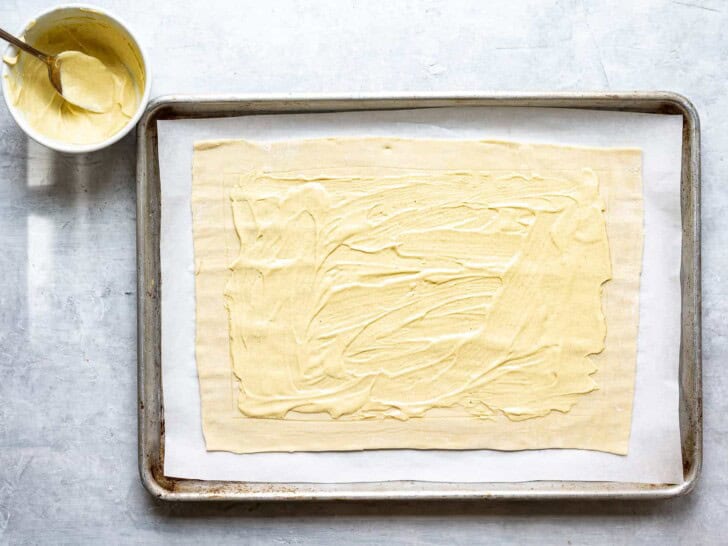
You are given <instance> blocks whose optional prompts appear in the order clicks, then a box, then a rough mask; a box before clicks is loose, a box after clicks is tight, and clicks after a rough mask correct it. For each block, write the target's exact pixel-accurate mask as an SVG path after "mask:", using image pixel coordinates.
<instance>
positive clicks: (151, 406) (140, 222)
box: [137, 92, 702, 501]
mask: <svg viewBox="0 0 728 546" xmlns="http://www.w3.org/2000/svg"><path fill="white" fill-rule="evenodd" d="M444 106H511V107H516V106H520V107H524V106H527V107H544V108H579V109H598V110H621V111H630V112H646V113H660V114H679V115H682V116H683V121H684V123H683V146H682V183H681V188H680V192H681V205H682V263H681V274H680V278H681V285H682V329H681V336H682V339H681V344H680V375H679V377H680V431H681V439H682V457H683V471H684V481H683V483H681V484H677V485H673V484H661V483H655V484H639V483H617V482H577V481H573V482H569V481H537V482H521V483H434V482H418V481H396V482H373V483H337V484H329V483H257V482H256V483H246V482H228V481H202V480H189V479H178V478H169V477H166V476H164V473H163V468H164V399H163V393H162V377H161V343H160V341H161V327H160V298H159V294H160V292H159V291H160V268H159V221H160V192H159V163H158V155H157V125H156V122H157V120H161V119H185V118H211V117H226V116H241V115H257V114H284V113H285V114H290V113H306V112H341V111H355V110H390V109H411V108H433V107H444ZM137 273H138V286H137V288H138V295H137V297H138V301H137V305H138V390H139V393H138V395H139V400H138V404H139V472H140V474H141V479H142V482H143V484H144V486H145V487H146V488H147V489H148V490H149V492H150V493H151V494H152V495H154V496H155V497H158V498H160V499H164V500H175V501H201V500H227V501H229V500H247V501H263V500H278V501H280V500H291V501H292V500H355V499H368V500H396V499H409V500H415V499H423V500H424V499H473V500H476V499H482V500H485V499H491V500H507V499H510V500H536V499H544V500H545V499H662V498H668V497H675V496H678V495H684V494H686V493H688V492H690V491H691V490H692V489H693V487H694V486H695V483H696V480H697V478H698V475H699V473H700V467H701V462H702V387H701V346H700V344H701V339H700V313H701V294H700V128H699V120H698V114H697V112H696V111H695V108H694V107H693V105H692V104H691V103H690V102H689V101H688V100H687V99H686V98H684V97H682V96H680V95H677V94H674V93H664V92H625V93H607V92H603V93H528V94H523V93H482V94H481V93H472V94H447V95H433V94H416V95H415V94H407V95H398V96H382V95H355V96H328V95H316V96H300V97H291V96H267V97H262V98H261V97H255V96H177V95H175V96H168V97H161V98H158V99H156V100H154V101H152V102H151V103H150V105H149V107H148V108H147V111H146V113H145V114H144V116H143V117H142V119H141V121H140V123H139V127H138V132H137Z"/></svg>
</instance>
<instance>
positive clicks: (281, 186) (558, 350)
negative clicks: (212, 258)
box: [225, 171, 611, 420]
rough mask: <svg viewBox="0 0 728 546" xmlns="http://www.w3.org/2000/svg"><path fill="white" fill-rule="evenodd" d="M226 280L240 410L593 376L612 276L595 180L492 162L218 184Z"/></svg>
mask: <svg viewBox="0 0 728 546" xmlns="http://www.w3.org/2000/svg"><path fill="white" fill-rule="evenodd" d="M230 195H231V197H230V203H229V206H231V207H232V211H233V219H234V224H235V229H236V232H237V234H238V237H239V240H240V249H239V254H238V256H237V259H235V261H234V262H233V263H230V264H229V269H230V275H229V280H228V282H227V285H226V289H225V300H226V308H227V310H228V315H229V316H228V318H229V328H230V343H231V355H232V360H233V366H234V373H235V375H236V376H237V377H238V378H239V380H240V383H241V387H240V389H241V390H240V396H239V400H238V404H239V409H240V411H241V412H242V413H243V414H245V415H247V416H250V417H266V418H284V417H285V416H286V414H287V413H288V412H290V411H296V412H301V413H327V414H329V415H330V416H331V417H333V418H344V419H369V418H383V417H392V418H397V419H408V418H411V417H417V416H422V415H424V414H425V413H426V412H427V411H429V410H431V409H433V408H447V407H455V406H459V407H461V408H464V409H465V410H466V411H467V412H469V413H470V414H472V415H474V416H477V417H481V418H491V417H493V416H495V415H496V413H499V412H500V413H503V414H505V415H506V416H507V417H509V418H510V419H513V420H521V419H528V418H532V417H538V416H544V415H547V414H548V413H549V412H551V411H562V412H566V411H569V410H570V409H571V407H572V406H573V405H574V404H575V403H576V402H577V401H578V399H579V398H580V397H581V396H582V395H583V394H585V393H588V392H591V391H593V390H595V389H596V388H597V386H596V383H595V382H594V380H593V379H592V377H591V374H593V373H594V372H595V371H596V368H595V366H594V365H593V364H592V362H591V361H590V359H589V355H590V354H595V353H599V352H601V351H602V350H603V349H604V339H605V335H606V325H605V318H604V315H603V313H602V307H601V293H602V284H603V283H604V282H606V281H608V280H609V279H610V277H611V265H610V256H609V246H608V240H607V233H606V224H605V218H604V213H603V209H604V205H603V203H602V200H601V198H600V196H599V188H598V181H597V178H596V176H595V175H594V174H593V173H591V172H590V171H585V172H584V175H583V177H582V178H581V182H579V183H575V182H573V181H569V180H566V179H563V180H562V179H558V178H541V177H538V176H537V175H532V176H525V175H520V174H518V173H508V172H497V173H490V172H488V173H480V172H470V171H469V172H426V173H417V174H412V175H402V176H399V175H398V176H381V177H372V178H367V177H345V176H343V177H340V178H334V177H315V178H311V179H305V178H303V177H302V176H294V177H290V178H287V177H285V176H272V175H266V174H262V173H251V174H249V175H248V176H247V177H246V178H244V179H243V180H242V181H241V183H240V184H239V185H238V186H237V187H236V188H234V189H233V190H232V192H231V194H230Z"/></svg>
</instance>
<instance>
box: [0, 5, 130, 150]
mask: <svg viewBox="0 0 728 546" xmlns="http://www.w3.org/2000/svg"><path fill="white" fill-rule="evenodd" d="M27 39H28V42H29V43H31V44H32V45H34V46H35V47H36V48H38V49H40V50H41V51H44V52H46V53H49V54H51V55H57V54H60V59H61V84H62V88H63V94H64V96H61V95H60V94H58V92H57V91H56V90H55V89H54V87H53V85H52V84H51V82H50V80H49V78H48V70H47V67H46V65H45V64H44V63H42V62H41V61H39V60H38V59H35V58H33V57H32V56H30V55H27V54H24V53H21V54H20V55H19V57H18V58H17V59H13V58H5V59H4V61H5V62H6V64H7V65H8V66H9V69H8V71H7V74H6V77H7V78H8V89H9V92H10V97H9V98H10V99H11V100H12V103H13V104H14V105H15V106H16V107H17V108H18V110H20V111H21V112H22V114H23V116H24V117H25V119H26V121H27V122H28V124H29V125H30V126H31V127H32V128H33V129H35V130H36V131H38V132H39V133H41V134H43V135H44V136H46V137H48V138H52V139H55V140H59V141H62V142H66V143H70V144H95V143H98V142H101V141H103V140H106V139H107V138H109V137H111V136H113V135H114V134H116V133H117V132H118V131H120V130H121V129H122V128H123V127H124V126H125V125H126V124H127V123H128V121H129V120H130V119H131V118H132V117H133V116H134V114H135V112H136V111H137V108H138V107H139V103H140V93H139V89H141V88H143V85H144V74H143V69H142V66H141V62H140V61H139V59H138V56H135V55H132V56H131V57H130V51H132V49H133V48H132V47H131V44H130V43H129V41H128V40H127V39H126V37H124V36H123V35H122V34H121V33H120V32H119V31H118V30H117V29H115V28H113V27H111V26H110V25H108V24H106V23H104V22H102V21H99V20H98V19H93V18H84V19H80V20H69V21H68V22H64V23H61V24H59V25H57V26H55V27H53V28H51V29H48V30H46V31H44V32H42V33H39V34H37V35H33V36H30V35H28V36H27ZM129 60H131V61H133V62H128V61H129ZM125 61H127V62H125ZM64 97H65V98H64Z"/></svg>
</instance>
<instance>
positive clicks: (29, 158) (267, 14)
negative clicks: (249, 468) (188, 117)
mask: <svg viewBox="0 0 728 546" xmlns="http://www.w3.org/2000/svg"><path fill="white" fill-rule="evenodd" d="M96 3H97V4H98V5H100V6H102V7H106V8H108V9H110V10H111V11H113V12H114V13H117V14H119V15H120V16H121V17H122V18H124V19H125V20H126V21H127V22H128V23H129V24H130V25H131V27H132V28H133V29H134V30H135V31H136V32H137V34H138V35H139V37H140V39H141V40H142V42H143V43H144V44H145V46H146V47H147V49H148V51H149V53H150V55H151V61H152V67H153V72H154V76H153V77H154V83H153V89H152V94H153V95H160V94H165V93H209V92H215V93H225V92H230V93H233V92H238V93H260V94H263V93H272V92H275V93H287V92H290V93H308V92H342V93H344V92H350V91H357V92H358V91H478V90H520V91H528V90H531V91H535V90H563V91H566V90H599V89H615V90H630V89H661V90H671V91H677V92H680V93H683V94H685V95H686V96H688V97H689V98H690V99H691V100H692V101H693V102H694V103H695V105H696V107H697V109H698V111H699V113H700V115H701V121H702V135H703V157H702V159H703V176H702V188H703V215H702V221H703V248H702V250H703V320H704V324H703V332H704V335H703V348H704V352H703V355H704V358H703V362H704V375H703V377H704V408H705V410H704V411H705V422H704V425H705V440H704V446H705V449H704V454H705V457H704V469H703V475H702V478H701V479H700V481H699V483H698V486H697V489H696V490H695V491H694V492H693V493H692V494H691V495H690V496H688V497H685V498H679V499H675V500H672V501H667V502H657V503H629V502H620V503H583V502H581V503H566V504H564V503H541V504H533V503H531V504H513V503H511V504H500V505H487V504H463V503H424V504H422V503H419V504H415V503H401V504H395V505H384V504H374V503H371V504H370V503H366V504H346V503H332V504H326V503H317V504H312V505H295V504H285V505H261V504H252V505H251V504H247V505H234V504H224V505H199V504H198V505H182V504H179V505H171V504H163V503H158V502H155V501H153V500H152V499H151V498H150V497H149V496H148V495H147V494H146V492H145V491H144V489H143V488H142V486H141V484H140V481H139V477H138V475H137V467H136V453H137V441H136V431H137V427H136V404H135V401H136V305H135V301H136V292H135V291H136V263H135V260H136V258H135V214H136V211H135V186H134V185H135V178H134V166H135V148H134V140H133V137H127V138H126V139H124V140H123V141H122V142H120V143H119V144H117V145H115V146H113V147H112V148H110V149H108V150H105V151H103V152H99V153H96V154H92V155H88V156H78V157H74V156H62V155H59V154H56V153H53V152H50V151H48V150H47V149H45V148H43V147H41V146H39V145H37V144H35V143H34V142H32V141H29V140H28V139H27V138H26V136H25V135H24V134H23V133H22V131H21V130H20V129H19V128H18V127H17V126H16V125H15V124H14V123H13V121H12V119H11V117H10V115H9V114H8V112H7V109H6V108H5V107H4V105H3V106H2V107H0V143H1V144H0V243H1V245H2V246H1V247H0V279H2V281H1V282H2V285H1V287H2V290H0V544H4V543H9V544H23V543H30V544H35V543H55V544H58V543H63V544H65V543H68V544H80V543H98V542H107V543H110V544H116V543H143V544H156V543H164V542H168V541H172V540H173V541H174V543H175V544H187V543H189V544H198V543H200V541H201V540H203V539H210V540H211V541H212V540H214V542H215V543H218V544H222V543H243V544H250V543H252V544H255V543H282V544H288V543H292V544H298V543H316V544H320V543H332V544H337V543H340V542H343V541H346V542H348V543H350V544H376V543H387V542H394V543H398V542H404V543H418V544H419V543H424V544H429V543H440V542H449V543H454V544H461V543H462V544H466V543H467V544H470V543H473V542H475V543H477V542H484V541H488V542H493V541H494V542H496V543H498V542H501V543H502V542H506V541H508V539H510V540H511V541H513V542H518V543H526V544H530V543H534V544H541V543H544V542H554V543H558V544H567V543H569V542H571V543H585V542H589V543H601V542H605V543H628V542H634V541H640V542H647V543H652V542H660V543H664V542H689V543H703V544H713V543H715V544H717V543H719V542H720V541H721V539H720V537H721V536H722V535H725V534H728V521H727V520H726V517H725V514H726V511H727V510H728V495H727V494H726V482H727V481H728V456H727V454H728V440H727V439H726V433H728V425H727V424H726V422H728V421H726V420H725V419H724V416H725V415H726V414H728V397H726V396H725V393H726V389H727V388H728V382H727V379H726V374H725V373H724V372H723V370H722V369H721V368H722V357H723V355H724V353H725V349H726V326H725V322H726V319H727V318H728V299H726V295H727V294H726V288H724V287H723V282H724V277H725V274H724V270H725V269H726V267H728V254H727V252H726V233H727V231H726V227H728V214H727V213H726V208H727V207H728V197H726V194H724V193H723V190H722V189H721V188H722V187H723V186H724V184H725V181H726V180H727V179H728V164H726V163H725V162H724V157H725V149H726V146H727V145H728V132H726V130H725V128H724V126H723V122H725V121H728V99H726V75H727V74H728V33H726V32H725V28H728V5H727V4H726V3H724V2H723V1H721V0H690V1H684V2H683V1H673V2H667V1H664V2H663V1H635V2H629V3H628V2H624V3H621V6H620V5H619V3H615V2H611V1H607V0H604V1H588V0H587V1H584V2H579V1H576V0H573V1H572V0H564V1H553V2H550V1H549V2H547V1H541V0H530V1H520V2H519V1H509V0H502V1H497V2H491V3H488V4H487V6H486V3H481V2H476V1H473V2H446V1H442V2H414V1H412V2H410V1H398V2H392V1H387V0H382V1H376V2H363V1H362V2H357V1H355V0H350V1H345V2H344V1H338V2H337V1H326V2H324V1H319V2H313V1H311V2H303V1H292V0H290V1H283V0H280V1H277V2H268V1H257V2H255V1H245V2H240V1H235V0H206V1H192V0H176V1H174V2H172V1H169V0H165V1H162V0H159V1H155V2H149V1H148V0H97V1H96ZM52 5H53V2H47V1H43V0H25V1H23V2H20V1H16V0H3V2H2V4H0V26H2V27H4V28H8V29H18V28H19V27H20V26H21V25H22V24H23V23H24V22H25V21H26V20H27V19H29V18H31V17H32V16H33V15H34V14H36V13H38V12H39V11H41V10H42V9H43V8H45V7H49V6H52ZM218 48H219V51H218Z"/></svg>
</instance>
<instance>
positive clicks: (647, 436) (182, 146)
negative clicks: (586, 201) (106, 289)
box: [158, 107, 682, 483]
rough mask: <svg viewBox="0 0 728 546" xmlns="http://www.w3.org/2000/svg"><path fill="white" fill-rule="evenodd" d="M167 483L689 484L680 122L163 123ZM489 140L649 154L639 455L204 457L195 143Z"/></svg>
mask: <svg viewBox="0 0 728 546" xmlns="http://www.w3.org/2000/svg"><path fill="white" fill-rule="evenodd" d="M158 135H159V163H160V177H161V199H162V214H161V233H160V238H161V242H160V247H161V251H160V252H161V256H160V258H161V270H162V281H161V282H162V286H161V292H162V296H161V300H162V381H163V392H164V406H165V469H164V472H165V475H167V476H174V477H180V478H196V479H208V480H236V481H261V482H262V481H265V482H357V481H388V480H424V481H459V482H481V481H490V482H506V481H530V480H587V481H624V482H640V483H680V482H681V481H682V458H681V449H680V432H679V420H678V365H679V363H678V358H679V343H680V279H679V270H680V243H681V241H680V237H681V223H680V192H679V189H680V157H681V146H682V117H680V116H665V115H654V114H633V113H621V112H599V111H584V110H564V109H533V108H512V107H509V108H441V109H428V110H408V111H396V112H395V111H389V112H352V113H337V114H298V115H273V116H249V117H240V118H219V119H211V120H178V121H160V122H159V123H158ZM339 135H350V136H367V135H368V136H401V137H421V138H425V137H427V138H491V139H510V140H519V141H530V142H544V143H559V144H570V145H591V146H619V147H629V146H636V147H640V148H642V149H643V154H644V155H643V185H644V191H645V211H644V212H645V248H644V258H643V274H642V284H641V290H640V329H639V341H638V361H637V377H636V385H635V393H636V395H635V403H634V410H633V427H632V436H631V439H630V452H629V455H627V456H618V455H612V454H607V453H598V452H590V451H579V450H538V451H527V452H498V451H488V450H474V451H439V450H431V451H416V450H381V451H366V452H344V453H259V454H247V455H238V454H231V453H223V452H219V453H208V452H207V451H206V450H205V443H204V438H203V436H202V429H201V419H200V402H199V390H198V382H197V371H196V367H195V360H194V337H195V336H194V322H195V321H194V317H195V314H194V313H195V311H194V309H195V308H194V274H193V265H192V264H193V253H192V237H191V230H192V227H191V214H190V202H189V197H190V188H191V161H192V143H193V142H194V141H195V140H200V139H209V138H248V139H252V140H282V139H292V138H306V137H322V136H339Z"/></svg>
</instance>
